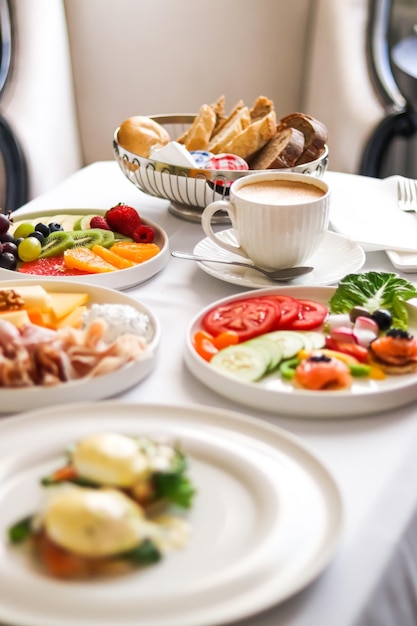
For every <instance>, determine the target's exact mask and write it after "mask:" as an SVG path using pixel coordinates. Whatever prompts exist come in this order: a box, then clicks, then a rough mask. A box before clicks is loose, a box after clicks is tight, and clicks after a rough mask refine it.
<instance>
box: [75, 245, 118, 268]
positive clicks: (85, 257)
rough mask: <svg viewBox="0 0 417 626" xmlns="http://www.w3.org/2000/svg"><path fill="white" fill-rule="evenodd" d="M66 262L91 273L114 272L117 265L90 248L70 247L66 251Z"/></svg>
mask: <svg viewBox="0 0 417 626" xmlns="http://www.w3.org/2000/svg"><path fill="white" fill-rule="evenodd" d="M64 263H65V265H66V266H67V267H69V268H71V269H77V270H83V271H87V272H89V273H90V274H101V273H104V272H114V271H115V270H117V267H115V266H114V265H111V264H110V263H108V262H107V261H105V260H104V259H102V258H101V257H99V256H98V254H94V252H93V251H92V250H90V248H85V247H80V248H69V250H65V252H64Z"/></svg>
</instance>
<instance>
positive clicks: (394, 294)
mask: <svg viewBox="0 0 417 626" xmlns="http://www.w3.org/2000/svg"><path fill="white" fill-rule="evenodd" d="M416 297H417V289H416V288H415V287H414V285H413V284H412V283H410V282H409V281H408V280H406V279H405V278H401V277H400V276H398V274H394V273H390V272H365V273H363V274H348V275H347V276H345V277H344V278H343V279H342V280H341V281H340V283H339V285H338V287H337V289H336V291H335V293H334V294H333V296H332V298H331V299H330V302H329V307H330V313H349V311H351V310H352V309H353V307H355V306H362V307H365V308H366V309H367V311H369V313H373V312H374V311H376V310H378V309H386V310H388V311H389V312H390V313H391V315H392V320H393V323H392V325H393V327H394V328H402V329H404V330H407V328H408V312H407V307H406V305H405V303H406V301H407V300H410V299H411V298H416Z"/></svg>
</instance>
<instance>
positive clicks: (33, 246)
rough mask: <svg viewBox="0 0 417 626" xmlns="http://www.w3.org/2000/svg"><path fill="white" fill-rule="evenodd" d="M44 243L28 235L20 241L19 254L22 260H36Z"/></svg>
mask: <svg viewBox="0 0 417 626" xmlns="http://www.w3.org/2000/svg"><path fill="white" fill-rule="evenodd" d="M41 250H42V244H41V242H40V241H39V239H36V237H26V239H23V241H21V242H20V243H19V247H18V248H17V254H18V256H19V259H20V260H21V261H34V260H35V259H37V258H38V257H39V255H40V253H41Z"/></svg>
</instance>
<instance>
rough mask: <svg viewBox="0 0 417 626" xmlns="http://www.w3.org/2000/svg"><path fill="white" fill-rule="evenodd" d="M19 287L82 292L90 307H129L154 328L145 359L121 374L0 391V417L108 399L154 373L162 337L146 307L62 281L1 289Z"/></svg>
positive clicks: (9, 284) (102, 290) (113, 293)
mask: <svg viewBox="0 0 417 626" xmlns="http://www.w3.org/2000/svg"><path fill="white" fill-rule="evenodd" d="M20 285H40V286H42V287H44V289H45V290H47V291H48V292H61V293H62V292H75V293H79V292H80V291H82V292H85V293H87V294H88V296H89V297H88V302H87V306H88V304H93V303H98V304H124V305H130V306H132V307H134V308H135V309H136V310H137V311H139V312H140V313H144V314H146V315H147V316H148V318H149V322H150V328H151V331H150V339H149V341H148V348H149V349H148V351H147V352H146V356H145V355H144V356H143V358H139V359H136V360H134V361H131V362H130V363H127V364H126V365H124V366H123V367H121V368H120V369H118V370H115V371H113V372H110V373H108V374H103V375H102V376H97V377H95V378H84V379H79V380H73V381H69V382H63V383H61V384H57V385H53V386H46V385H42V386H41V385H39V386H32V387H18V388H17V387H14V388H11V387H9V388H5V387H1V388H0V413H17V412H21V411H28V410H30V409H35V408H41V407H46V406H51V405H53V404H66V403H68V402H74V398H76V399H77V400H79V401H89V400H101V399H103V398H109V397H111V396H114V395H116V394H118V393H121V392H123V391H126V390H127V389H130V388H131V387H133V386H135V385H136V384H138V383H139V382H140V381H141V380H143V379H144V378H145V377H146V376H148V374H149V373H150V372H151V371H152V370H153V369H154V367H155V365H156V359H157V353H158V347H159V341H160V334H161V329H160V322H159V320H158V318H157V317H156V316H155V315H154V314H153V313H152V311H151V310H149V309H148V308H147V307H146V306H145V305H144V304H142V303H140V302H138V301H137V300H135V299H133V298H131V297H129V296H127V295H125V294H123V293H120V292H118V291H114V290H113V289H108V288H106V287H98V286H96V285H88V284H83V285H82V288H81V289H80V284H79V283H78V282H69V281H62V280H48V281H44V280H41V281H39V280H34V279H27V278H26V280H22V281H19V283H17V282H16V281H2V282H1V289H10V288H12V287H13V286H14V287H15V288H16V289H17V290H18V287H19V286H20Z"/></svg>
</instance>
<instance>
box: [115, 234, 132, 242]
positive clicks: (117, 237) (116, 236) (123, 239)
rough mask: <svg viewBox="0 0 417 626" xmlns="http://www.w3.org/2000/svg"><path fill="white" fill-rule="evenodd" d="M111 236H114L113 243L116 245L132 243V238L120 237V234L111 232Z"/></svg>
mask: <svg viewBox="0 0 417 626" xmlns="http://www.w3.org/2000/svg"><path fill="white" fill-rule="evenodd" d="M113 234H114V243H117V242H118V241H132V242H133V239H132V237H127V236H126V235H122V233H116V232H113Z"/></svg>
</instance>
